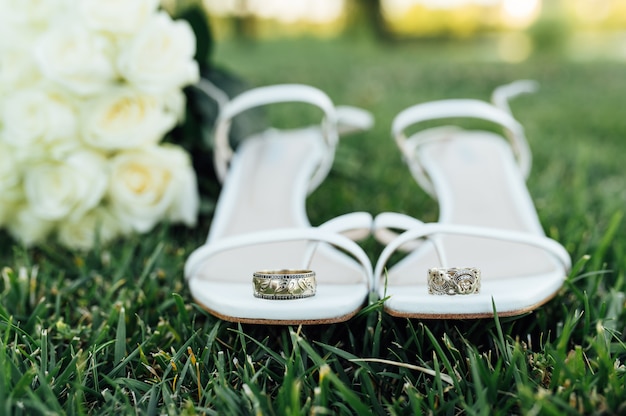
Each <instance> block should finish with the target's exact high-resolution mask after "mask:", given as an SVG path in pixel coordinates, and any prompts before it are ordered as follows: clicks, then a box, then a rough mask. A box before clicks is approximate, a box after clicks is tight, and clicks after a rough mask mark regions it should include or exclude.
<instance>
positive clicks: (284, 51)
mask: <svg viewBox="0 0 626 416" xmlns="http://www.w3.org/2000/svg"><path fill="white" fill-rule="evenodd" d="M472 48H473V46H472V45H456V46H450V45H448V44H436V43H430V44H419V43H417V44H399V45H381V46H377V45H373V44H371V43H366V42H359V41H356V40H339V41H334V42H325V41H315V40H307V39H302V40H299V41H274V42H266V43H261V44H258V45H236V44H230V43H227V44H221V45H218V48H217V52H216V56H215V60H216V61H217V62H218V63H220V64H221V65H223V66H227V67H229V68H230V69H231V70H233V71H235V72H236V73H237V74H239V75H241V76H242V77H244V78H245V79H246V80H247V81H248V82H249V83H250V84H251V85H264V84H272V83H279V82H302V83H307V84H311V85H314V86H317V87H319V88H322V89H323V90H325V91H327V92H328V93H329V95H330V96H331V97H332V98H333V100H334V101H335V102H336V103H340V104H352V105H358V106H361V107H364V108H367V109H369V110H371V111H372V112H373V113H374V114H375V115H376V118H377V125H376V127H375V128H374V129H373V130H372V131H370V132H367V133H364V134H359V135H356V136H353V137H349V138H346V139H345V140H343V141H342V142H341V144H340V146H339V149H338V154H337V161H336V163H335V166H334V169H333V171H332V172H331V174H330V176H329V178H328V179H327V181H326V182H325V183H324V184H323V185H322V186H321V187H320V189H319V190H318V191H316V192H315V193H314V194H313V195H312V196H311V198H310V199H309V201H308V210H309V214H310V217H311V220H312V222H313V223H320V222H322V221H324V220H326V219H329V218H332V217H334V216H336V215H339V214H342V213H345V212H350V211H354V210H365V211H369V212H371V213H373V214H376V213H378V212H382V211H388V210H393V211H400V212H405V213H408V214H411V215H413V216H416V217H418V218H422V219H425V220H431V221H432V220H435V219H436V218H437V206H436V203H435V202H433V201H432V200H430V199H429V198H428V197H427V196H426V195H425V194H424V192H423V191H421V190H420V189H419V187H418V186H417V185H416V184H415V183H414V181H413V180H412V179H411V178H410V176H409V175H408V171H407V169H406V167H405V166H404V165H403V164H402V162H401V159H400V156H399V153H398V151H397V150H396V149H395V147H394V144H393V141H392V140H391V138H390V135H389V126H390V122H391V120H392V118H393V116H394V115H395V114H396V113H397V112H399V111H401V110H402V109H403V108H405V107H407V106H409V105H412V104H414V103H417V102H421V101H425V100H431V99H438V98H449V97H473V98H483V99H487V98H488V97H489V94H490V93H491V90H492V89H493V88H494V87H495V86H497V85H500V84H503V83H507V82H510V81H512V80H515V79H520V78H531V79H536V80H538V81H539V82H540V83H541V90H540V91H539V92H538V93H537V94H535V95H532V96H524V97H521V98H519V99H518V100H516V101H515V102H514V103H513V105H512V107H513V111H514V113H515V114H516V116H517V118H518V119H519V120H520V121H521V122H522V123H523V124H524V125H525V127H526V131H527V135H528V137H529V141H530V145H531V147H532V150H533V155H534V160H535V164H534V169H533V172H532V174H531V177H530V178H529V182H528V186H529V189H530V192H531V194H532V195H533V198H534V201H535V204H536V207H537V210H538V213H539V216H540V218H541V220H542V224H543V225H544V227H545V230H546V232H547V234H548V235H549V236H551V237H554V238H556V239H558V240H559V241H561V242H562V243H563V244H564V245H565V247H566V248H567V250H568V251H569V253H570V254H571V256H572V258H573V261H574V263H575V266H574V268H573V270H572V273H571V274H570V276H569V278H568V279H567V281H566V283H565V285H564V287H563V289H562V290H561V291H560V292H559V293H558V295H557V296H556V298H555V299H553V300H552V301H551V302H549V303H548V304H546V305H545V306H543V307H541V308H539V309H538V310H536V311H535V312H534V313H531V314H528V315H525V316H522V317H518V318H500V319H498V318H496V319H484V320H468V321H431V320H407V319H397V318H391V317H389V316H388V315H386V314H384V313H382V311H381V307H380V304H379V303H377V302H374V303H373V304H372V305H370V306H369V307H367V308H366V309H364V310H363V311H362V312H361V313H360V314H359V315H357V316H356V317H355V318H353V319H352V320H350V321H349V322H347V323H341V324H335V325H322V326H309V327H300V328H298V327H277V326H276V327H275V326H252V325H238V324H233V323H227V322H223V321H220V320H218V319H216V318H214V317H212V316H210V315H208V314H207V313H206V312H204V311H203V310H201V309H200V308H199V307H198V306H196V305H195V304H194V303H193V302H192V300H191V296H190V294H189V291H188V289H187V288H186V286H185V283H184V281H183V277H182V268H183V264H184V261H185V259H186V257H187V255H188V254H189V253H190V252H191V250H193V249H194V248H195V247H197V246H198V245H199V244H201V242H202V240H203V238H205V236H206V232H207V229H206V227H204V226H203V227H198V229H196V230H185V229H180V228H173V227H166V226H161V227H159V228H158V229H157V230H155V231H153V232H152V233H150V234H149V235H147V236H142V237H136V238H131V239H128V240H126V241H123V242H119V243H117V244H115V245H112V246H109V247H99V248H97V249H95V250H93V251H92V252H89V253H79V252H68V251H64V250H60V249H59V248H58V247H56V246H52V245H50V246H43V247H40V248H37V249H24V248H21V247H20V246H18V245H15V244H14V243H13V242H12V241H11V240H9V238H8V237H7V236H6V235H2V238H1V239H0V249H1V253H2V254H1V255H0V259H1V263H0V267H1V268H2V272H1V278H0V414H7V415H9V414H16V415H20V414H24V415H26V414H28V415H30V414H64V413H67V414H111V413H114V412H117V413H120V414H268V415H299V414H367V413H375V414H387V413H388V414H420V413H437V414H450V415H452V414H476V415H483V414H484V415H491V414H548V415H565V414H579V413H597V414H624V413H626V387H625V384H626V380H625V377H626V367H625V366H624V364H623V361H625V360H626V345H625V335H624V332H625V329H626V328H625V327H626V311H625V292H626V283H625V280H624V277H625V276H624V274H625V273H624V272H625V271H626V225H625V223H626V221H623V220H622V216H623V212H624V209H625V208H626V168H625V167H624V157H625V156H626V152H625V149H626V145H625V144H624V143H625V142H624V140H626V115H625V114H624V105H625V104H626V76H625V74H626V64H624V63H618V62H578V63H576V62H569V61H566V60H564V58H559V57H554V58H550V57H547V56H540V57H536V58H533V59H531V60H530V61H528V62H525V63H522V64H516V65H510V64H504V63H499V62H496V61H493V60H489V59H484V58H483V57H482V55H480V56H479V54H478V52H476V53H472V51H475V50H476V49H472ZM481 50H482V49H481ZM295 121H299V119H297V120H295ZM366 247H367V249H368V251H369V252H370V253H371V255H372V258H373V259H375V257H376V255H377V253H379V252H380V250H381V247H380V246H379V245H378V244H377V243H375V242H374V241H373V240H370V241H367V242H366Z"/></svg>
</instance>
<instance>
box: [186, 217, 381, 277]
mask: <svg viewBox="0 0 626 416" xmlns="http://www.w3.org/2000/svg"><path fill="white" fill-rule="evenodd" d="M364 219H365V218H364V217H363V216H360V218H357V217H353V221H347V222H346V223H345V224H344V226H347V225H350V226H353V225H363V224H361V223H362V222H363V220H364ZM370 219H371V217H370ZM336 224H337V223H335V226H328V227H327V228H329V229H325V228H324V226H320V227H317V228H313V227H311V228H284V229H273V230H267V231H259V232H255V233H248V234H242V235H236V236H232V237H227V238H223V239H220V240H219V241H217V242H214V243H207V244H204V245H202V246H200V247H199V248H197V249H196V250H195V251H194V252H193V253H191V255H190V256H189V258H188V259H187V262H186V263H185V279H187V280H189V279H192V278H193V276H195V275H197V274H198V271H199V269H200V268H201V267H202V266H203V264H204V263H205V262H206V261H207V260H208V259H209V258H210V257H211V256H214V255H216V254H218V253H221V252H224V251H228V250H233V249H237V248H240V247H246V246H254V245H261V244H268V243H280V242H289V241H303V240H306V241H310V242H312V243H328V244H331V245H333V246H335V247H338V248H340V249H341V250H344V251H345V252H347V253H349V254H350V255H351V256H352V257H354V258H355V259H356V260H357V261H358V262H359V263H360V265H361V266H362V268H363V271H364V274H365V277H366V282H367V285H368V288H370V289H371V288H373V287H374V277H373V276H374V274H373V272H372V264H371V262H370V260H369V258H368V256H367V254H365V252H364V251H363V249H362V248H361V247H360V246H359V245H358V244H356V243H355V242H354V241H352V240H351V239H349V238H348V237H346V236H344V235H341V234H338V233H337V232H336V231H335V230H330V228H334V227H336ZM348 228H352V227H348ZM315 247H316V244H310V249H309V250H307V252H306V253H305V255H304V256H303V259H302V267H303V268H306V266H307V265H308V263H309V261H310V259H311V257H312V256H313V255H314V254H315Z"/></svg>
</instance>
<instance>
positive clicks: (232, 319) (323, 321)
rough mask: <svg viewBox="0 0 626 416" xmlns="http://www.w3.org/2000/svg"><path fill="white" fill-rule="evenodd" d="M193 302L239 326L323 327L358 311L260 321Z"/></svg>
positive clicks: (343, 320) (349, 316)
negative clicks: (309, 317)
mask: <svg viewBox="0 0 626 416" xmlns="http://www.w3.org/2000/svg"><path fill="white" fill-rule="evenodd" d="M194 301H195V302H196V303H197V304H198V305H199V306H200V307H201V308H202V309H204V310H205V311H207V312H208V313H210V314H211V315H213V316H215V317H217V318H219V319H221V320H223V321H228V322H236V323H241V324H255V325H325V324H336V323H339V322H345V321H347V320H349V319H350V318H352V317H353V316H354V315H356V314H357V313H358V312H359V311H360V309H357V310H355V311H354V312H350V313H349V314H346V315H342V316H338V317H336V318H328V319H294V320H283V319H279V320H276V319H262V318H258V319H257V318H239V317H236V316H229V315H223V314H221V313H219V312H216V311H214V310H213V309H211V308H209V307H208V306H206V305H204V304H202V303H201V302H198V300H197V299H195V298H194Z"/></svg>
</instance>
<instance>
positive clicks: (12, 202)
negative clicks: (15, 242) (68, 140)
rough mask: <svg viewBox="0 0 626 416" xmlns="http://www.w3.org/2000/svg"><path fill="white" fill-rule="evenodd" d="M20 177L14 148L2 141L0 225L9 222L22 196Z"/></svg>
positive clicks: (0, 144)
mask: <svg viewBox="0 0 626 416" xmlns="http://www.w3.org/2000/svg"><path fill="white" fill-rule="evenodd" d="M20 179H21V172H20V169H19V165H18V163H17V160H16V158H15V155H14V150H13V149H12V148H11V146H9V145H8V144H6V143H3V142H1V141H0V226H2V225H3V224H5V223H6V222H7V220H8V218H9V217H10V216H11V214H12V213H13V211H14V210H15V208H16V206H17V203H18V201H19V200H20V199H21V198H22V192H21V190H22V187H21V186H20Z"/></svg>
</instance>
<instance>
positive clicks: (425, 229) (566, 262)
mask: <svg viewBox="0 0 626 416" xmlns="http://www.w3.org/2000/svg"><path fill="white" fill-rule="evenodd" d="M441 234H455V235H463V236H469V237H480V238H489V239H494V240H502V241H507V242H512V243H520V244H526V245H530V246H535V247H538V248H541V249H543V250H545V251H546V252H548V253H549V254H551V255H552V256H554V258H555V259H557V260H558V261H559V262H560V263H561V264H562V265H563V266H564V267H565V269H566V270H569V269H570V268H571V259H570V257H569V254H568V253H567V251H566V250H565V248H564V247H563V246H562V245H561V244H559V243H558V242H556V241H555V240H552V239H551V238H548V237H545V236H542V235H537V234H530V233H525V232H517V231H510V230H501V229H495V228H485V227H474V226H466V225H456V224H442V223H428V224H423V225H422V226H420V227H416V228H412V229H410V230H408V231H406V232H404V233H402V234H401V235H400V236H398V238H396V239H395V240H393V241H392V242H391V243H389V244H388V245H387V246H386V247H385V248H384V250H383V251H382V253H381V254H380V257H379V258H378V262H377V263H376V267H375V269H374V276H375V278H376V282H375V283H376V284H378V283H379V280H380V277H381V276H382V273H383V270H384V268H385V266H386V264H387V261H389V258H390V257H391V255H392V254H393V253H394V252H396V250H398V248H399V247H401V246H402V245H404V244H406V243H407V242H408V241H413V240H420V239H434V238H435V237H436V236H438V235H441ZM434 246H435V249H436V250H437V254H438V256H439V258H440V260H441V262H442V265H441V266H442V267H446V264H445V263H446V260H445V253H443V252H442V251H441V248H440V245H439V244H437V242H436V241H435V244H434Z"/></svg>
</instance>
